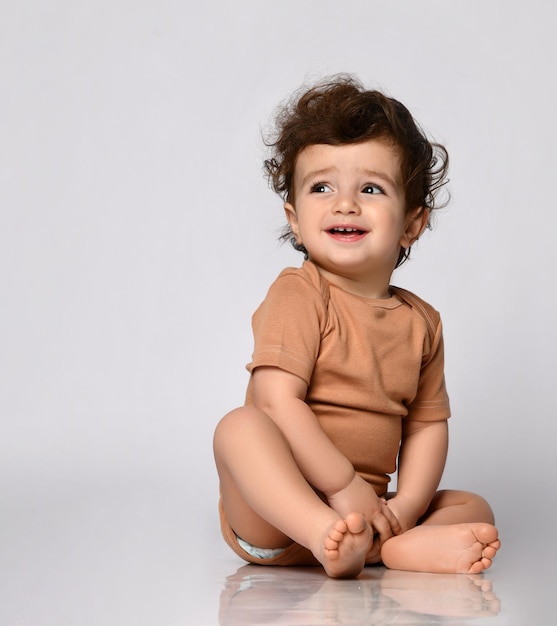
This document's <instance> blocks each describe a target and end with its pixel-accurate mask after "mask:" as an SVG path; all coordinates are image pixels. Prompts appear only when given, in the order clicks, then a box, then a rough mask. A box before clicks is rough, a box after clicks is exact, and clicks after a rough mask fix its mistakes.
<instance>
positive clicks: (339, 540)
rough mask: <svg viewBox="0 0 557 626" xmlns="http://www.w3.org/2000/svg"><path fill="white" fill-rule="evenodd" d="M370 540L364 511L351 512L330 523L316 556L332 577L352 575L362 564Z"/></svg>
mask: <svg viewBox="0 0 557 626" xmlns="http://www.w3.org/2000/svg"><path fill="white" fill-rule="evenodd" d="M370 540H371V528H370V527H369V525H368V523H367V522H366V521H365V519H364V517H363V515H360V514H359V513H350V514H349V515H347V516H346V519H344V520H342V519H339V520H337V521H336V522H335V523H334V524H333V525H332V526H331V527H329V529H328V530H327V532H326V534H325V538H324V540H322V541H321V544H320V549H319V550H318V551H317V552H316V553H315V556H316V557H317V559H318V560H319V562H320V563H321V564H322V565H323V567H324V568H325V571H326V572H327V574H328V575H329V576H331V578H353V577H355V576H357V575H358V574H359V573H360V572H361V571H362V569H363V568H364V565H365V558H366V552H367V549H368V547H369V542H370Z"/></svg>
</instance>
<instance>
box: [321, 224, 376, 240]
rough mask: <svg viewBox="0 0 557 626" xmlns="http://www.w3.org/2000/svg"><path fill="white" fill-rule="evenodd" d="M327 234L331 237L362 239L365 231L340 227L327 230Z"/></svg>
mask: <svg viewBox="0 0 557 626" xmlns="http://www.w3.org/2000/svg"><path fill="white" fill-rule="evenodd" d="M327 232H328V233H329V234H330V235H332V236H333V237H341V238H353V237H362V236H363V235H365V234H366V232H367V231H365V230H361V229H359V228H354V227H350V226H349V227H346V228H345V227H342V226H335V227H334V228H329V230H328V231H327Z"/></svg>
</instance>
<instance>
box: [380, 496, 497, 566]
mask: <svg viewBox="0 0 557 626" xmlns="http://www.w3.org/2000/svg"><path fill="white" fill-rule="evenodd" d="M493 522H494V519H493V513H492V511H491V508H490V507H489V505H488V504H487V502H486V501H485V500H484V499H483V498H481V497H480V496H477V495H475V494H472V493H468V492H463V491H440V492H438V493H437V494H436V496H435V498H434V499H433V501H432V503H431V505H430V507H429V510H428V511H427V513H426V514H425V516H424V519H423V522H422V524H421V525H419V526H416V527H415V528H412V529H411V530H409V531H407V532H405V533H403V534H402V535H399V536H397V537H393V538H391V539H389V540H388V541H386V542H385V544H384V545H383V547H382V549H381V559H382V561H383V563H385V565H386V566H387V567H390V568H391V569H399V570H411V571H419V572H432V573H444V574H451V573H452V574H479V573H480V572H483V571H484V570H486V569H487V568H489V567H491V562H492V560H493V558H494V557H495V554H496V553H497V550H498V549H499V547H500V545H501V542H500V541H499V538H498V533H497V529H496V528H495V526H493Z"/></svg>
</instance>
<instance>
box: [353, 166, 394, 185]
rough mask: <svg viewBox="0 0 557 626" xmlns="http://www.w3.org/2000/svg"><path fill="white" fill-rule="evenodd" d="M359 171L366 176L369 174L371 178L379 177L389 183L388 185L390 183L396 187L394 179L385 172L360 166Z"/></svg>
mask: <svg viewBox="0 0 557 626" xmlns="http://www.w3.org/2000/svg"><path fill="white" fill-rule="evenodd" d="M361 172H362V174H365V175H366V176H369V177H371V178H381V179H382V180H384V181H385V182H387V183H389V185H391V186H392V187H396V186H397V182H396V181H395V180H393V179H392V178H391V177H390V176H389V175H388V174H386V173H385V172H380V171H378V170H368V169H366V168H362V169H361Z"/></svg>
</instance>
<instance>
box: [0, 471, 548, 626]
mask: <svg viewBox="0 0 557 626" xmlns="http://www.w3.org/2000/svg"><path fill="white" fill-rule="evenodd" d="M191 500H192V498H191V497H189V498H187V497H185V496H184V491H183V489H182V488H181V486H180V485H179V484H164V483H163V482H159V483H154V482H151V483H149V481H148V480H146V479H142V480H139V479H138V478H137V477H135V478H130V479H128V480H122V479H119V480H118V481H112V482H111V481H109V480H104V481H100V480H91V481H85V480H83V479H80V480H78V481H77V480H76V483H75V484H74V485H73V486H72V485H71V482H70V481H68V480H66V481H65V483H64V484H61V485H59V486H58V487H53V486H52V485H43V488H42V489H39V485H38V484H35V486H34V487H33V488H31V487H27V488H22V489H20V490H19V491H18V492H17V494H15V492H14V493H13V494H12V495H10V494H9V493H8V495H7V496H6V497H5V498H4V502H3V504H2V516H1V521H0V524H1V534H0V540H1V544H0V572H1V574H0V624H1V625H2V626H66V625H67V626H70V625H71V626H89V625H91V626H93V625H95V626H113V625H114V626H116V625H118V626H128V625H130V626H143V625H145V626H147V625H156V626H178V625H180V626H189V625H196V626H198V625H199V626H212V625H218V626H248V625H250V624H300V625H304V626H307V625H310V624H334V625H337V624H338V625H341V624H355V625H359V626H364V625H367V624H451V625H456V624H459V625H460V624H471V623H472V624H477V625H478V626H479V625H483V624H490V625H492V626H497V625H501V624H512V625H517V626H540V625H545V624H548V625H550V624H554V623H555V617H556V608H557V602H556V597H557V590H556V589H555V579H556V577H555V570H554V559H553V557H552V555H554V554H555V550H554V549H552V548H551V547H549V548H550V549H548V546H547V544H546V543H544V542H543V541H542V539H543V537H544V535H545V533H546V532H548V531H551V530H552V529H550V528H549V529H546V528H544V525H543V522H542V520H541V519H540V520H538V522H539V524H540V525H539V527H538V530H539V532H537V533H535V534H534V536H532V533H529V534H528V535H527V532H526V530H525V528H526V527H527V526H526V521H528V522H529V523H530V524H531V523H532V522H533V521H534V520H533V519H531V520H527V519H526V516H525V517H523V518H520V516H517V517H516V518H515V519H513V520H508V521H507V522H505V523H504V524H503V526H504V527H505V532H504V533H503V535H504V536H503V540H504V548H503V549H502V551H501V553H500V555H499V558H498V559H497V561H496V564H495V565H494V566H493V568H492V569H491V570H489V572H487V573H486V574H485V575H483V576H477V577H469V576H462V575H461V576H441V575H438V576H434V575H424V574H413V573H412V574H408V573H397V572H390V571H387V570H385V569H384V568H368V569H366V570H365V573H364V574H363V575H361V576H360V577H359V578H358V579H357V580H349V581H335V580H329V579H328V578H326V577H325V576H323V575H322V573H321V572H320V571H319V570H318V569H312V568H308V569H282V568H266V567H257V566H249V565H245V564H244V563H242V561H240V560H239V559H238V558H237V557H236V556H235V555H234V554H233V553H231V551H230V550H229V549H228V548H227V546H226V545H225V544H224V542H223V541H222V540H221V538H220V535H219V533H218V528H217V517H216V511H215V509H214V507H213V503H211V502H206V501H204V502H203V503H202V504H199V503H197V502H195V501H191Z"/></svg>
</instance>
